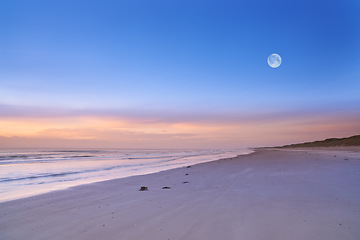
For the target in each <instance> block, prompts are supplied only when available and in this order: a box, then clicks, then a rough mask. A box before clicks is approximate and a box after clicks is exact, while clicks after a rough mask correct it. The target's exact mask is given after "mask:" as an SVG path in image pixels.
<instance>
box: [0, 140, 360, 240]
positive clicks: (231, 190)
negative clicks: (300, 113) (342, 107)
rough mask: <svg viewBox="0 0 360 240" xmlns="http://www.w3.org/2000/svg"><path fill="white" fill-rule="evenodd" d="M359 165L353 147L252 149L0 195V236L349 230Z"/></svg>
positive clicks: (357, 233) (304, 235)
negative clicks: (8, 197)
mask: <svg viewBox="0 0 360 240" xmlns="http://www.w3.org/2000/svg"><path fill="white" fill-rule="evenodd" d="M359 172H360V147H345V148H344V147H340V148H327V149H326V148H313V149H309V148H306V149H305V148H303V149H300V148H299V149H298V148H296V149H258V150H256V151H255V152H254V153H252V154H249V155H244V156H239V157H236V158H229V159H223V160H217V161H213V162H208V163H202V164H197V165H192V166H189V167H183V168H178V169H172V170H167V171H163V172H160V173H154V174H148V175H143V176H135V177H128V178H123V179H115V180H110V181H105V182H99V183H93V184H88V185H81V186H77V187H73V188H70V189H67V190H61V191H54V192H51V193H47V194H42V195H37V196H33V197H30V198H23V199H19V200H14V201H8V202H4V203H0V209H1V212H0V239H8V240H17V239H19V240H20V239H27V240H31V239H36V240H41V239H90V240H91V239H107V240H108V239H110V240H111V239H149V240H155V239H156V240H158V239H172V240H174V239H175V240H176V239H204V240H205V239H206V240H208V239H217V240H218V239H227V240H232V239H234V240H235V239H242V240H250V239H251V240H253V239H269V240H275V239H277V240H285V239H286V240H288V239H292V240H294V239H295V240H297V239H299V240H300V239H308V240H315V239H316V240H317V239H318V240H323V239H327V240H335V239H336V240H338V239H348V240H349V239H350V240H358V239H360V230H359V229H360V225H359V223H360V221H359V220H360V188H359V182H360V174H359ZM141 187H146V189H144V190H145V191H139V189H140V188H141Z"/></svg>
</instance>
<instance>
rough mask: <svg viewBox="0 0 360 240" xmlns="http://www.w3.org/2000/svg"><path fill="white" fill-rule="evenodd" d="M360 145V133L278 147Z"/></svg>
mask: <svg viewBox="0 0 360 240" xmlns="http://www.w3.org/2000/svg"><path fill="white" fill-rule="evenodd" d="M344 146H360V135H355V136H352V137H348V138H328V139H325V140H323V141H315V142H305V143H298V144H290V145H285V146H282V147H279V148H296V147H344Z"/></svg>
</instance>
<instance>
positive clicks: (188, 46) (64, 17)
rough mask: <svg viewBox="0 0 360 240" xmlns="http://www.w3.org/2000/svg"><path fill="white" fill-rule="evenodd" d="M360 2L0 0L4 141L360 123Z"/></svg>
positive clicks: (256, 139) (314, 130)
mask: <svg viewBox="0 0 360 240" xmlns="http://www.w3.org/2000/svg"><path fill="white" fill-rule="evenodd" d="M359 13H360V2H359V1H358V0H349V1H343V0H335V1H334V0H327V1H322V0H321V1H320V0H311V1H310V0H309V1H307V0H306V1H285V0H281V1H268V0H266V1H265V0H260V1H226V0H225V1H220V0H216V1H211V0H207V1H196V0H191V1H190V0H182V1H176V0H152V1H148V0H126V1H125V0H117V1H115V0H113V1H112V0H106V1H104V0H102V1H100V0H94V1H89V0H86V1H85V0H77V1H73V0H71V1H70V0H61V1H49V0H31V1H30V0H0V147H41V146H45V147H124V148H190V147H191V148H208V147H209V148H214V147H215V148H225V147H229V148H230V147H231V148H233V147H244V146H263V145H268V146H272V145H278V144H287V143H293V142H301V141H311V140H318V139H322V138H327V137H347V136H351V135H356V134H359V133H360V90H359V89H360V14H359ZM272 53H278V54H279V55H280V56H281V57H282V60H283V62H282V64H281V66H280V67H279V68H276V69H272V68H270V67H269V66H268V65H267V57H268V56H269V55H270V54H272Z"/></svg>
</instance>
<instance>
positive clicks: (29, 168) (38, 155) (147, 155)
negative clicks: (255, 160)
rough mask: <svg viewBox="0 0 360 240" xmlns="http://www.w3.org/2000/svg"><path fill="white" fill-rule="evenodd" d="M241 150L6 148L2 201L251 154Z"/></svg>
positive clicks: (0, 176) (0, 177)
mask: <svg viewBox="0 0 360 240" xmlns="http://www.w3.org/2000/svg"><path fill="white" fill-rule="evenodd" d="M250 152H251V150H250V149H237V150H149V149H147V150H124V149H57V150H54V149H31V150H30V149H2V150H0V202H4V201H8V200H13V199H18V198H23V197H28V196H32V195H36V194H41V193H46V192H50V191H54V190H60V189H66V188H69V187H73V186H77V185H81V184H87V183H93V182H99V181H105V180H110V179H115V178H124V177H129V176H135V175H143V174H149V173H154V172H159V171H163V170H167V169H172V168H178V167H183V166H188V165H193V164H197V163H203V162H208V161H214V160H218V159H222V158H228V157H235V156H237V155H243V154H248V153H250Z"/></svg>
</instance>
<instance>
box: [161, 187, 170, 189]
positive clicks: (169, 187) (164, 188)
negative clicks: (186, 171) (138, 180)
mask: <svg viewBox="0 0 360 240" xmlns="http://www.w3.org/2000/svg"><path fill="white" fill-rule="evenodd" d="M162 189H171V187H163V188H162Z"/></svg>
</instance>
